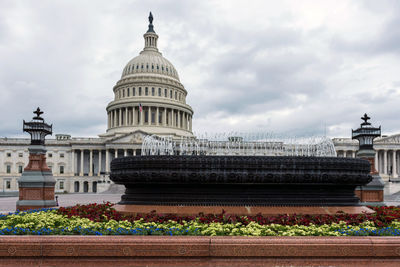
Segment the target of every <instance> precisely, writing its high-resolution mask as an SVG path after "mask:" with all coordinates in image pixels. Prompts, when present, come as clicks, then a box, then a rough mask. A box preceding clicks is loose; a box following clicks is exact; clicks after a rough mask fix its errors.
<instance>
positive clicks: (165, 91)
mask: <svg viewBox="0 0 400 267" xmlns="http://www.w3.org/2000/svg"><path fill="white" fill-rule="evenodd" d="M167 94H168V93H167V89H164V97H167Z"/></svg>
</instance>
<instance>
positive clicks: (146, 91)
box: [144, 87, 149, 95]
mask: <svg viewBox="0 0 400 267" xmlns="http://www.w3.org/2000/svg"><path fill="white" fill-rule="evenodd" d="M144 94H145V95H148V94H149V88H148V87H146V88H144Z"/></svg>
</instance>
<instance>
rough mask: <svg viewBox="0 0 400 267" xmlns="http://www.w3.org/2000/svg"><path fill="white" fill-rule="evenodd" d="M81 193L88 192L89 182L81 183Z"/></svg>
mask: <svg viewBox="0 0 400 267" xmlns="http://www.w3.org/2000/svg"><path fill="white" fill-rule="evenodd" d="M83 192H85V193H87V192H89V182H88V181H85V182H83Z"/></svg>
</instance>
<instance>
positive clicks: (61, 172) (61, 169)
mask: <svg viewBox="0 0 400 267" xmlns="http://www.w3.org/2000/svg"><path fill="white" fill-rule="evenodd" d="M63 173H64V166H60V174H63Z"/></svg>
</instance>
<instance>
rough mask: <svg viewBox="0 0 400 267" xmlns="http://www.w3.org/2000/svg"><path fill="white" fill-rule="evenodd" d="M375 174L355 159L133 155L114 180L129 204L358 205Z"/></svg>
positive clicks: (114, 171) (119, 162) (116, 166)
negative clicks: (359, 191)
mask: <svg viewBox="0 0 400 267" xmlns="http://www.w3.org/2000/svg"><path fill="white" fill-rule="evenodd" d="M369 173H370V164H369V162H368V161H366V160H363V159H355V158H337V157H296V156H282V157H268V156H133V157H124V158H117V159H114V160H113V161H112V162H111V175H110V178H111V180H112V181H114V182H115V183H117V184H123V185H125V187H126V191H125V194H124V195H123V196H122V198H121V202H120V203H119V204H124V205H126V204H128V205H132V204H133V205H178V206H179V205H185V206H188V205H193V206H356V205H359V199H358V198H357V197H356V196H355V194H354V190H355V188H356V187H357V186H361V185H365V184H367V183H369V182H370V181H371V180H372V177H371V175H370V174H369Z"/></svg>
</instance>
